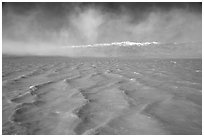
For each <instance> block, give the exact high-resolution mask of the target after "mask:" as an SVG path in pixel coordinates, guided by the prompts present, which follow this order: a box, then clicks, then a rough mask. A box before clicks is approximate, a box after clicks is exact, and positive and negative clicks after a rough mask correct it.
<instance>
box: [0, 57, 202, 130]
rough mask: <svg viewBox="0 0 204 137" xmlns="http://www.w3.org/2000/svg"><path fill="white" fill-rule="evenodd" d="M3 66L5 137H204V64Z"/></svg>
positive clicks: (115, 61)
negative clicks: (140, 136)
mask: <svg viewBox="0 0 204 137" xmlns="http://www.w3.org/2000/svg"><path fill="white" fill-rule="evenodd" d="M2 63H3V66H2V67H3V70H2V80H3V81H2V105H3V106H2V115H3V118H2V126H3V129H2V130H3V134H201V131H202V60H201V59H163V60H162V59H145V60H141V59H140V60H133V59H119V58H66V57H3V62H2Z"/></svg>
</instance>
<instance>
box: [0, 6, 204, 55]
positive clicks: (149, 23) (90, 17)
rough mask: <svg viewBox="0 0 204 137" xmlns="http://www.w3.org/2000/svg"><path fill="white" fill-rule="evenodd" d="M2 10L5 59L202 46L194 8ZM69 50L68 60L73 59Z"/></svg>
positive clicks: (197, 14)
mask: <svg viewBox="0 0 204 137" xmlns="http://www.w3.org/2000/svg"><path fill="white" fill-rule="evenodd" d="M111 4H112V5H111ZM5 5H6V6H4V7H3V52H4V53H15V51H16V49H18V48H19V49H22V48H24V49H26V50H22V51H19V52H18V53H19V54H27V53H29V54H50V55H52V54H54V53H53V52H52V51H51V50H50V49H53V48H60V47H64V46H71V45H82V44H93V43H107V42H114V41H135V42H145V41H161V42H188V41H189V42H191V41H202V39H201V36H202V35H201V34H202V29H201V28H202V14H201V11H200V10H197V9H199V8H198V5H199V4H197V5H196V6H194V4H191V3H190V4H189V3H188V4H185V3H184V4H172V5H171V4H170V5H171V6H168V4H166V5H165V4H163V5H162V3H161V4H156V6H155V4H154V3H153V4H151V3H147V4H146V3H134V4H132V5H133V6H132V5H131V4H128V3H116V4H113V3H110V4H107V3H58V4H53V3H51V4H49V3H42V4H41V3H37V4H34V5H32V4H31V5H32V6H30V7H29V6H28V5H29V4H28V5H26V6H25V5H23V4H19V3H18V4H16V3H13V4H9V3H6V4H5ZM175 5H180V6H175ZM26 7H27V8H26ZM169 7H170V8H169ZM197 48H201V47H197ZM39 49H41V50H39ZM46 50H47V51H46ZM49 50H50V51H49ZM69 50H70V52H69V51H67V52H68V53H69V54H74V53H71V52H73V51H71V49H69ZM45 51H46V52H45ZM40 52H42V53H40ZM59 54H60V53H59ZM77 54H78V53H77Z"/></svg>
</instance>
